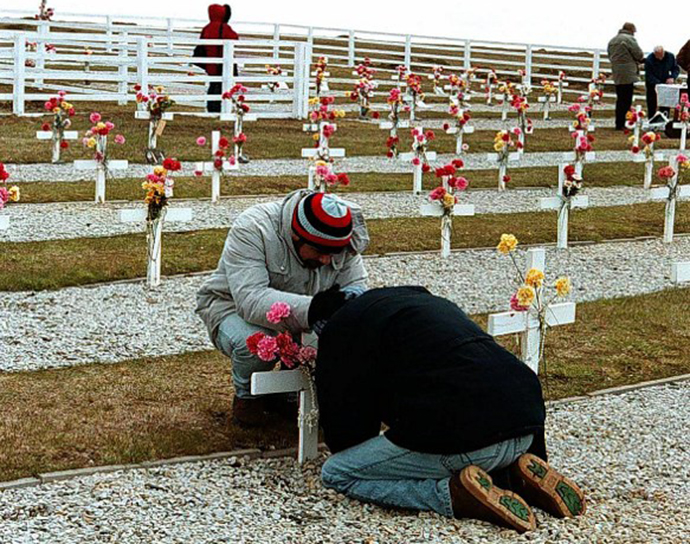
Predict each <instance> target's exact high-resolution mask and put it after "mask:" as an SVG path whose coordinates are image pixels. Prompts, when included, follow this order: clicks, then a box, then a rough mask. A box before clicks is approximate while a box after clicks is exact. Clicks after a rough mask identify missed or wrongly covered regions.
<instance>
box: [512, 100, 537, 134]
mask: <svg viewBox="0 0 690 544" xmlns="http://www.w3.org/2000/svg"><path fill="white" fill-rule="evenodd" d="M510 105H511V106H512V107H513V109H514V110H515V112H516V113H517V119H518V126H519V127H520V130H521V131H522V134H523V135H527V134H532V133H533V132H534V125H532V120H531V119H529V118H528V117H527V111H528V110H529V102H528V101H527V98H526V97H525V96H521V95H519V94H516V95H514V96H513V99H512V100H511V102H510ZM523 144H524V139H523Z"/></svg>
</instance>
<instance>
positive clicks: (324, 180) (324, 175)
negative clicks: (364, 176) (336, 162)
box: [313, 161, 350, 193]
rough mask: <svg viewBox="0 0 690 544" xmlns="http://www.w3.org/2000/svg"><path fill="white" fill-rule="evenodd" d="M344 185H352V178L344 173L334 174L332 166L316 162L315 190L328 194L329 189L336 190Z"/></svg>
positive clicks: (323, 162)
mask: <svg viewBox="0 0 690 544" xmlns="http://www.w3.org/2000/svg"><path fill="white" fill-rule="evenodd" d="M340 185H342V186H343V187H347V186H348V185H350V178H349V177H348V175H347V174H346V173H344V172H341V173H340V174H336V173H335V172H333V169H332V165H331V164H329V163H327V162H326V161H316V162H315V163H314V188H313V190H314V191H316V192H318V193H327V192H329V191H328V189H331V190H332V189H335V188H336V187H338V186H340Z"/></svg>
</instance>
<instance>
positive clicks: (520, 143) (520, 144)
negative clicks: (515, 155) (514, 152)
mask: <svg viewBox="0 0 690 544" xmlns="http://www.w3.org/2000/svg"><path fill="white" fill-rule="evenodd" d="M515 147H517V148H518V149H522V148H523V147H525V146H524V144H523V143H522V142H516V143H515Z"/></svg>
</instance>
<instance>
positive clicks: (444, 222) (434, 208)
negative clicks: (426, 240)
mask: <svg viewBox="0 0 690 544" xmlns="http://www.w3.org/2000/svg"><path fill="white" fill-rule="evenodd" d="M463 166H464V163H463V162H462V160H460V159H455V160H454V161H452V162H451V163H450V164H447V165H445V166H443V167H442V168H437V169H436V171H435V174H436V177H437V178H439V179H440V180H441V185H439V186H438V187H436V189H434V190H433V191H431V193H429V196H428V202H426V203H424V204H422V205H421V208H420V213H421V214H422V215H423V216H426V217H440V218H441V257H442V258H444V259H445V258H447V257H449V256H450V247H451V235H452V232H453V217H454V216H469V215H474V205H472V204H458V193H460V192H462V191H464V190H465V189H467V186H468V185H469V182H468V181H467V179H465V178H464V177H456V175H455V174H456V172H457V170H459V169H460V168H462V167H463Z"/></svg>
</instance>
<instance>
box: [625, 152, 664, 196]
mask: <svg viewBox="0 0 690 544" xmlns="http://www.w3.org/2000/svg"><path fill="white" fill-rule="evenodd" d="M649 147H650V148H651V153H650V155H649V158H647V156H646V154H645V153H644V152H642V151H641V152H640V153H636V154H634V155H633V156H632V160H633V162H644V163H645V165H644V182H643V184H642V187H643V188H645V189H649V188H650V187H651V186H652V180H653V179H654V162H655V161H663V160H664V152H663V151H654V142H652V143H651V144H649Z"/></svg>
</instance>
